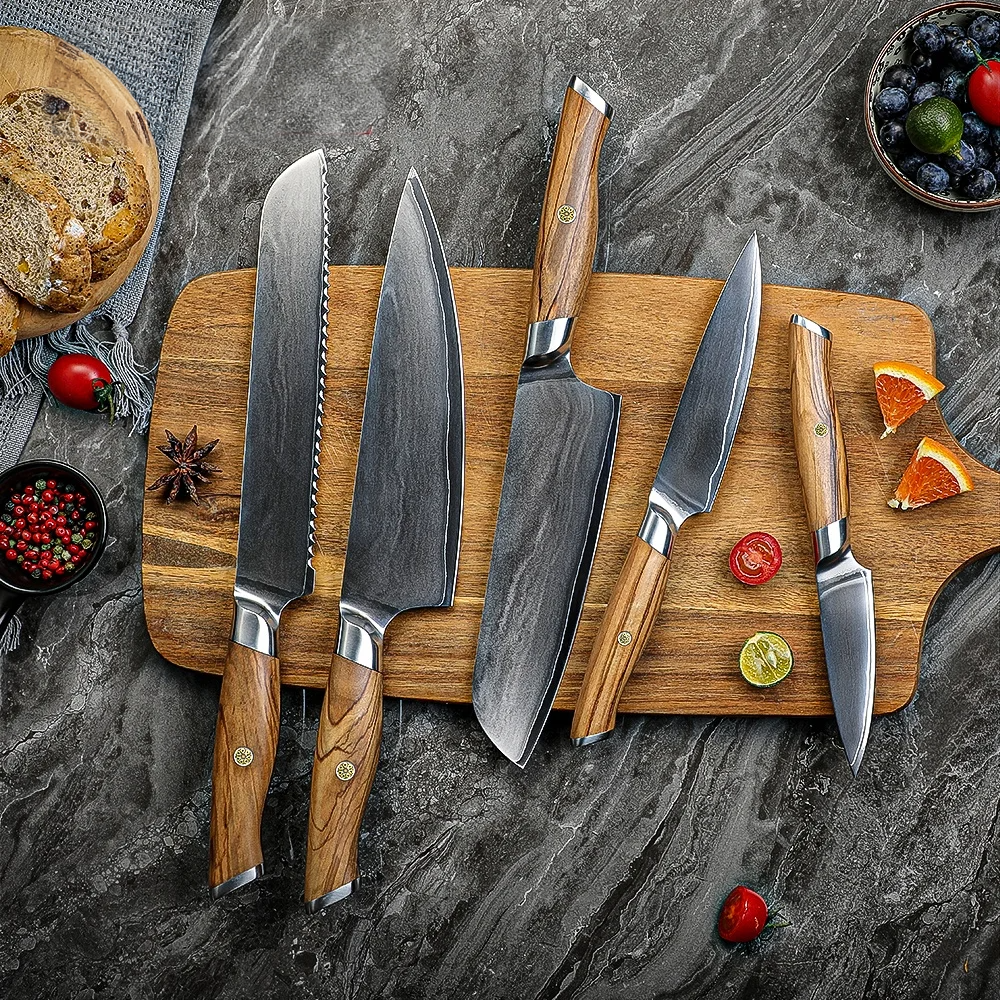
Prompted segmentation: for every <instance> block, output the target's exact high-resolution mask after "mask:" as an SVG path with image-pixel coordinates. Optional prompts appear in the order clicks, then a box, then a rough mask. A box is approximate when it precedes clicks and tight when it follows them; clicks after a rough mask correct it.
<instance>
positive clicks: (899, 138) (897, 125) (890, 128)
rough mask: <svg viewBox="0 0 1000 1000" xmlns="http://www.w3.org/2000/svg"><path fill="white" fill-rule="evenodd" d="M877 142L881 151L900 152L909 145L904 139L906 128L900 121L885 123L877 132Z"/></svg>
mask: <svg viewBox="0 0 1000 1000" xmlns="http://www.w3.org/2000/svg"><path fill="white" fill-rule="evenodd" d="M878 141H879V142H880V143H881V145H882V148H883V149H892V150H900V149H902V148H903V147H904V146H909V144H910V142H909V140H908V139H907V138H906V126H905V125H904V124H903V123H902V122H901V121H889V122H886V123H885V124H884V125H883V126H882V127H881V128H880V129H879V130H878Z"/></svg>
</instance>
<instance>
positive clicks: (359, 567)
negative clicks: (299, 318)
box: [341, 170, 465, 631]
mask: <svg viewBox="0 0 1000 1000" xmlns="http://www.w3.org/2000/svg"><path fill="white" fill-rule="evenodd" d="M464 459H465V402H464V390H463V384H462V359H461V347H460V342H459V331H458V314H457V312H456V309H455V299H454V296H453V293H452V287H451V278H450V276H449V274H448V267H447V263H446V261H445V256H444V250H443V248H442V246H441V239H440V236H439V235H438V231H437V226H436V225H435V223H434V216H433V214H432V212H431V208H430V205H429V204H428V201H427V196H426V194H425V193H424V189H423V187H422V186H421V184H420V180H419V179H418V177H417V175H416V173H415V172H414V171H412V170H411V171H410V174H409V176H408V177H407V179H406V184H405V186H404V188H403V194H402V197H401V198H400V200H399V209H398V210H397V212H396V221H395V223H394V225H393V230H392V238H391V240H390V243H389V254H388V257H387V259H386V265H385V274H384V277H383V279H382V292H381V296H380V298H379V306H378V314H377V317H376V320H375V335H374V338H373V341H372V354H371V362H370V365H369V369H368V387H367V390H366V393H365V410H364V417H363V420H362V426H361V443H360V446H359V449H358V466H357V473H356V476H355V481H354V499H353V502H352V506H351V526H350V533H349V535H348V541H347V558H346V563H345V567H344V583H343V588H342V590H341V610H342V611H345V610H347V611H349V612H356V613H358V614H361V615H364V616H365V617H366V618H367V619H368V620H369V621H370V622H371V623H372V624H374V625H375V626H376V627H377V628H378V629H379V630H380V631H382V630H384V629H385V626H386V625H387V624H388V623H389V621H390V620H391V619H392V618H393V617H394V616H395V615H396V614H397V613H399V612H400V611H405V610H407V609H409V608H423V607H443V606H446V605H449V604H451V603H452V601H453V600H454V594H455V577H456V572H457V567H458V545H459V537H460V533H461V513H462V494H463V487H464Z"/></svg>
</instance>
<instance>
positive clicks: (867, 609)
mask: <svg viewBox="0 0 1000 1000" xmlns="http://www.w3.org/2000/svg"><path fill="white" fill-rule="evenodd" d="M788 331H789V332H788V354H789V359H790V364H791V376H792V379H791V382H792V393H791V395H792V431H793V433H794V435H795V454H796V456H797V457H798V461H799V477H800V479H801V480H802V494H803V497H804V499H805V507H806V519H807V520H808V522H809V528H810V530H811V531H812V533H813V549H814V552H815V556H816V589H817V591H818V592H819V620H820V627H821V628H822V630H823V652H824V654H825V657H826V672H827V675H828V677H829V679H830V694H831V695H832V696H833V708H834V711H835V712H836V715H837V728H838V729H839V730H840V738H841V739H842V740H843V741H844V750H845V751H846V753H847V759H848V761H849V762H850V765H851V770H852V771H853V772H854V775H855V777H856V776H857V773H858V768H860V767H861V758H862V757H863V756H864V753H865V745H866V744H867V743H868V731H869V729H870V728H871V721H872V710H873V708H874V705H875V595H874V592H873V590H872V574H871V571H870V570H867V569H865V567H864V566H862V565H861V564H860V563H859V562H858V561H857V559H855V558H854V553H853V552H852V551H851V544H850V538H849V534H848V518H849V515H850V500H849V497H848V487H847V449H846V448H845V446H844V435H843V432H842V430H841V427H840V416H839V415H838V413H837V401H836V399H835V397H834V394H833V381H832V379H831V377H830V347H831V341H830V331H829V330H827V329H824V328H823V327H822V326H820V325H819V324H818V323H813V322H812V321H811V320H808V319H805V318H804V317H802V316H793V317H792V320H791V323H790V324H789V327H788Z"/></svg>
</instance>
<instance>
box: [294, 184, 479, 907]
mask: <svg viewBox="0 0 1000 1000" xmlns="http://www.w3.org/2000/svg"><path fill="white" fill-rule="evenodd" d="M464 463H465V403H464V391H463V386H462V356H461V345H460V343H459V333H458V316H457V313H456V311H455V299H454V296H453V294H452V287H451V278H450V276H449V274H448V265H447V262H446V260H445V256H444V249H443V248H442V246H441V240H440V237H439V236H438V231H437V226H436V225H435V223H434V216H433V214H432V213H431V208H430V205H429V203H428V201H427V196H426V194H425V193H424V189H423V187H422V186H421V184H420V181H419V179H418V178H417V175H416V173H415V172H413V171H412V170H411V171H410V174H409V176H408V177H407V179H406V184H405V186H404V188H403V194H402V197H401V198H400V202H399V209H398V211H397V213H396V221H395V223H394V224H393V229H392V237H391V240H390V242H389V254H388V257H387V259H386V264H385V273H384V276H383V279H382V291H381V293H380V296H379V303H378V312H377V315H376V318H375V334H374V337H373V340H372V352H371V361H370V363H369V367H368V385H367V389H366V392H365V406H364V415H363V417H362V423H361V442H360V445H359V447H358V464H357V471H356V473H355V480H354V498H353V500H352V503H351V524H350V529H349V532H348V537H347V555H346V558H345V562H344V580H343V584H342V587H341V592H340V627H339V632H338V636H337V648H336V652H335V653H334V655H333V660H332V662H331V664H330V676H329V680H328V683H327V688H326V696H325V698H324V701H323V709H322V713H321V715H320V721H319V735H318V738H317V741H316V754H315V757H314V759H313V774H312V797H311V800H310V805H309V841H308V849H307V853H306V884H305V900H306V907H307V909H308V911H309V912H310V913H316V912H317V911H319V910H321V909H323V908H324V907H326V906H329V905H330V904H331V903H334V902H336V901H337V900H339V899H343V898H344V897H345V896H348V895H350V893H351V892H352V891H353V890H354V889H355V888H356V886H357V884H358V836H359V833H360V830H361V818H362V815H363V813H364V809H365V803H366V802H367V801H368V794H369V791H370V790H371V786H372V781H373V779H374V777H375V768H376V766H377V764H378V758H379V747H380V743H381V738H382V674H381V666H382V640H383V637H384V635H385V630H386V627H387V626H388V624H389V622H390V621H392V619H393V618H395V616H396V615H397V614H399V613H400V612H401V611H406V610H408V609H411V608H440V607H447V606H450V605H451V604H452V603H453V602H454V598H455V578H456V572H457V568H458V546H459V540H460V533H461V521H462V493H463V485H464V471H465V464H464Z"/></svg>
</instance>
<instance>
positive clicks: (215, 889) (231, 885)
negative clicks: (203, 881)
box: [208, 864, 264, 900]
mask: <svg viewBox="0 0 1000 1000" xmlns="http://www.w3.org/2000/svg"><path fill="white" fill-rule="evenodd" d="M263 874H264V866H263V865H262V864H261V865H255V866H254V867H253V868H248V869H247V870H246V871H245V872H240V873H239V875H234V876H233V877H232V878H229V879H226V881H225V882H221V883H220V884H219V885H213V886H212V887H211V888H210V889H209V890H208V896H209V899H212V900H216V899H222V897H223V896H227V895H229V893H231V892H232V891H233V890H234V889H239V888H241V887H242V886H244V885H249V884H250V883H251V882H253V880H254V879H258V878H260V877H261V875H263Z"/></svg>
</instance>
